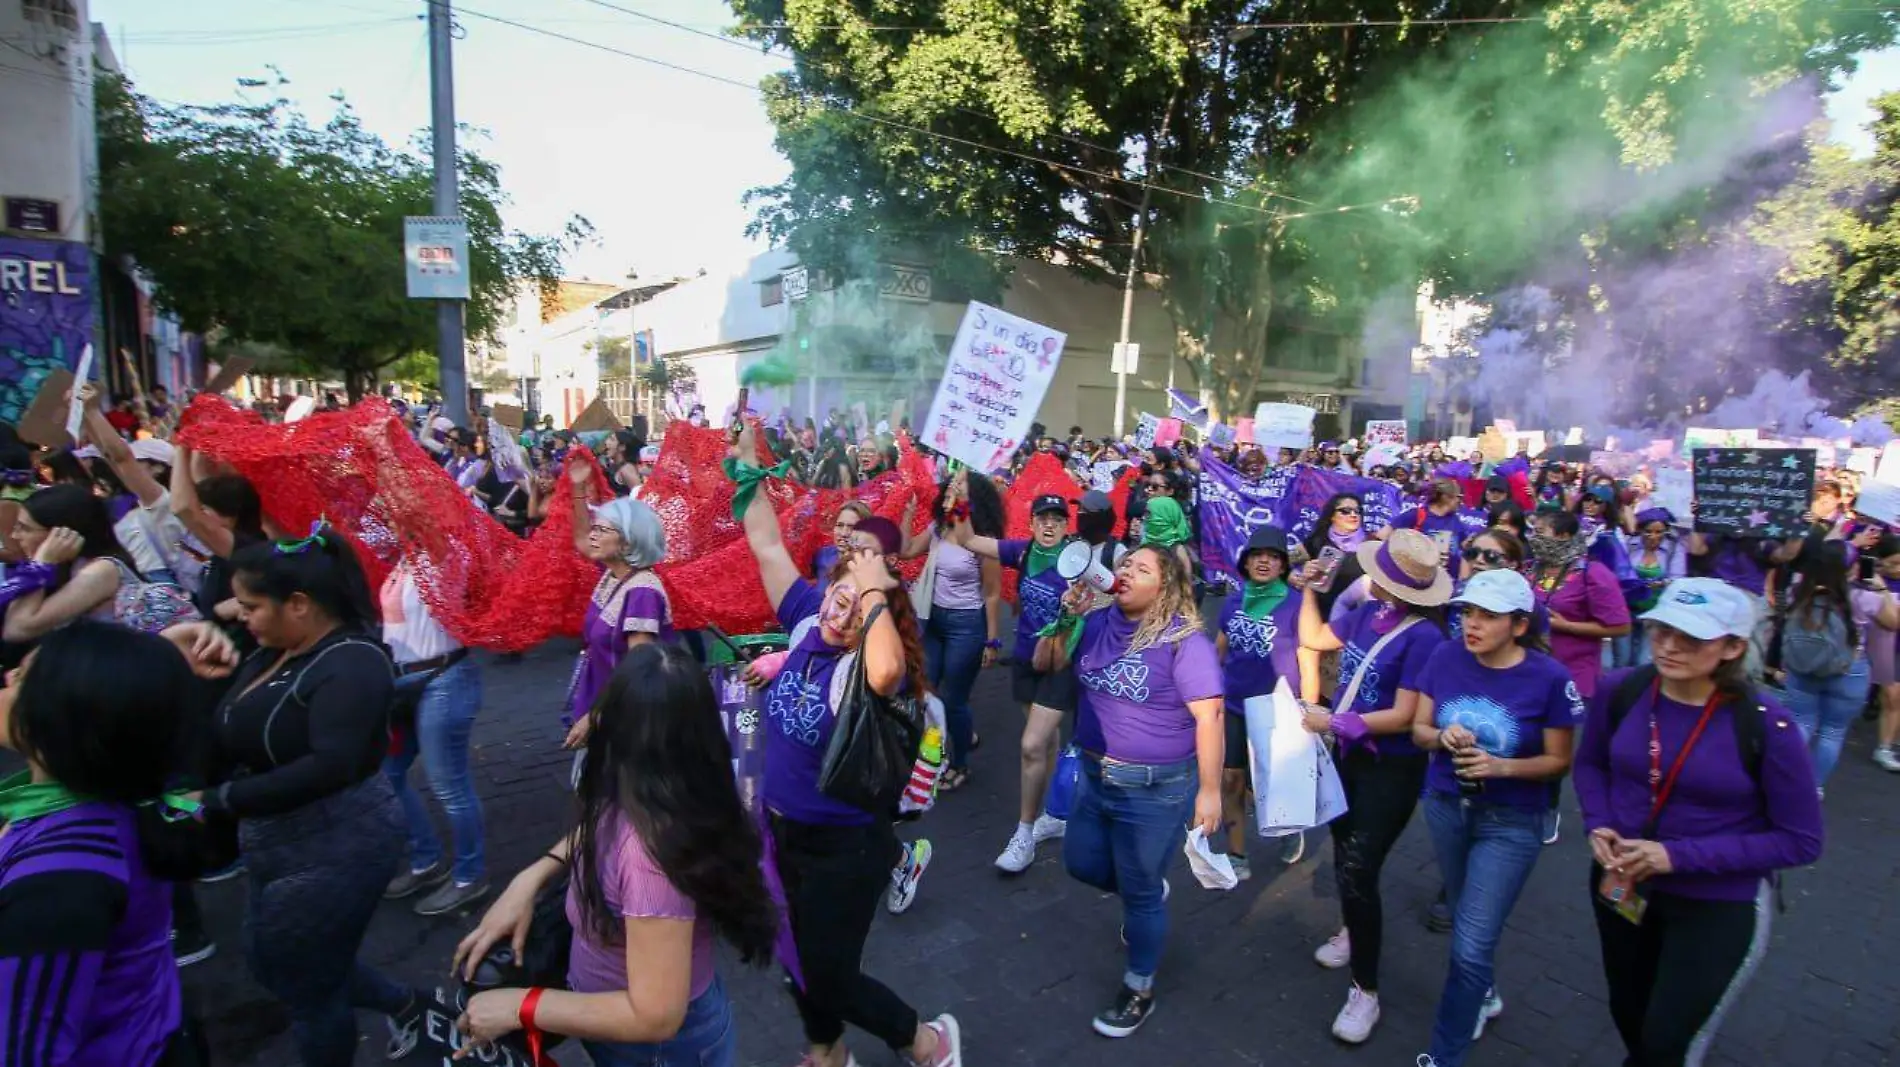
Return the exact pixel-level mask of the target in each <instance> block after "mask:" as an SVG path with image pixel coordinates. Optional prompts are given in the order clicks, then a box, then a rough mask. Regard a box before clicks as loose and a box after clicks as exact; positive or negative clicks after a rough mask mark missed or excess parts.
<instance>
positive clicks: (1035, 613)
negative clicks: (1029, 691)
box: [996, 540, 1069, 663]
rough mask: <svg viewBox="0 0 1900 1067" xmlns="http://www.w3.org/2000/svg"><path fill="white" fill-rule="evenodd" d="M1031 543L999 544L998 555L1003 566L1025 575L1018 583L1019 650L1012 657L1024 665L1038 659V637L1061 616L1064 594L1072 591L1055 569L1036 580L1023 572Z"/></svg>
mask: <svg viewBox="0 0 1900 1067" xmlns="http://www.w3.org/2000/svg"><path fill="white" fill-rule="evenodd" d="M1029 544H1030V542H1028V541H1027V540H1009V541H998V542H997V543H996V549H997V551H996V555H997V557H998V558H999V559H1000V560H1001V562H1002V564H1003V566H1005V567H1008V568H1010V569H1011V570H1014V571H1018V572H1021V573H1022V578H1021V580H1019V581H1018V582H1017V583H1016V604H1017V608H1016V610H1017V615H1016V649H1015V651H1014V652H1012V653H1011V655H1012V656H1014V657H1015V658H1017V659H1019V660H1021V661H1022V662H1024V663H1028V662H1029V661H1030V659H1031V658H1032V657H1033V656H1035V654H1036V641H1037V637H1036V635H1037V634H1039V633H1041V632H1042V628H1043V627H1045V626H1047V625H1049V624H1050V623H1052V622H1054V621H1055V620H1056V616H1057V615H1059V614H1061V612H1062V594H1064V593H1066V592H1068V591H1069V583H1068V582H1066V581H1064V580H1063V578H1062V575H1060V574H1058V573H1056V569H1055V568H1054V567H1050V568H1049V569H1048V570H1045V571H1043V572H1042V573H1041V574H1038V575H1036V576H1035V577H1034V578H1031V577H1030V576H1029V574H1028V572H1026V571H1023V565H1024V564H1025V563H1027V562H1028V561H1029Z"/></svg>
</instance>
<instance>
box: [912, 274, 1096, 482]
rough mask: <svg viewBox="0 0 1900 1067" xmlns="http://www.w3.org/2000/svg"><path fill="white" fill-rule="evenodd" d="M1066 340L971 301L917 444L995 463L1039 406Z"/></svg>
mask: <svg viewBox="0 0 1900 1067" xmlns="http://www.w3.org/2000/svg"><path fill="white" fill-rule="evenodd" d="M1067 340H1068V335H1067V334H1065V333H1062V332H1060V331H1057V330H1051V329H1050V328H1049V327H1047V326H1042V325H1039V324H1037V323H1033V322H1030V321H1029V320H1028V319H1025V318H1020V317H1018V316H1015V315H1011V314H1010V313H1008V312H1006V311H999V310H997V309H996V308H993V307H990V306H989V305H988V304H979V303H977V302H976V301H974V300H972V301H971V302H970V306H969V309H968V310H966V311H965V312H964V313H963V324H962V325H960V326H958V327H957V339H956V341H955V343H953V344H952V345H951V346H950V359H949V361H948V362H947V363H946V364H945V366H944V370H943V382H942V383H941V384H939V385H938V386H937V396H936V398H935V399H934V400H932V401H931V402H930V415H929V416H928V417H927V418H925V419H924V426H923V443H924V444H927V445H929V446H930V447H931V448H934V449H936V450H937V451H939V452H941V453H943V454H944V455H946V456H949V457H950V458H952V459H955V460H959V461H961V462H963V463H967V464H969V465H970V466H971V467H974V468H975V469H977V470H979V471H990V470H995V469H996V468H998V467H1000V466H1002V465H1003V463H1004V461H1005V460H1007V459H1008V458H1009V454H1010V453H1011V452H1013V451H1015V450H1016V446H1017V445H1018V444H1020V443H1022V439H1023V435H1024V434H1026V433H1028V432H1029V425H1030V423H1031V422H1033V421H1034V420H1035V417H1036V410H1037V409H1038V408H1040V407H1042V397H1043V394H1045V393H1047V392H1048V391H1049V383H1050V382H1051V381H1053V380H1054V379H1055V376H1056V366H1057V364H1058V363H1060V362H1061V359H1062V346H1063V344H1064V343H1065V342H1066V341H1067Z"/></svg>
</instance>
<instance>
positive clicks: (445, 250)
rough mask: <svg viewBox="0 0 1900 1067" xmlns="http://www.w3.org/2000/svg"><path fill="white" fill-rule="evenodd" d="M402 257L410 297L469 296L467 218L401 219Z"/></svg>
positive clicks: (465, 297) (410, 217) (417, 298)
mask: <svg viewBox="0 0 1900 1067" xmlns="http://www.w3.org/2000/svg"><path fill="white" fill-rule="evenodd" d="M402 257H403V264H404V266H405V268H406V273H407V278H408V283H409V296H410V298H411V299H414V300H467V299H468V221H467V220H466V219H462V218H459V217H453V216H443V215H410V216H409V217H407V218H405V219H403V220H402Z"/></svg>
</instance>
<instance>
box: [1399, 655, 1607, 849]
mask: <svg viewBox="0 0 1900 1067" xmlns="http://www.w3.org/2000/svg"><path fill="white" fill-rule="evenodd" d="M1418 691H1419V692H1420V693H1421V694H1423V695H1424V696H1428V697H1430V698H1432V704H1433V709H1432V721H1433V722H1434V724H1436V725H1437V727H1438V728H1439V729H1440V730H1447V729H1450V728H1451V727H1453V726H1462V727H1464V728H1465V729H1467V730H1470V731H1471V732H1472V734H1473V735H1474V736H1475V737H1477V739H1478V747H1479V748H1481V749H1484V750H1485V751H1486V752H1489V753H1490V754H1491V755H1493V756H1497V757H1499V758H1501V759H1528V758H1529V757H1532V756H1541V755H1543V754H1544V731H1545V730H1574V729H1576V728H1577V727H1578V726H1579V725H1580V724H1582V722H1583V713H1584V706H1583V697H1582V696H1581V695H1579V694H1578V692H1577V684H1576V683H1575V682H1573V681H1571V680H1570V671H1569V670H1567V669H1566V668H1565V667H1564V665H1563V664H1561V663H1559V662H1557V661H1556V660H1555V659H1552V658H1551V657H1550V656H1547V655H1545V654H1544V653H1542V652H1535V651H1532V652H1526V653H1525V655H1524V661H1523V662H1522V663H1519V664H1518V665H1517V666H1515V667H1506V668H1503V669H1501V670H1500V669H1495V668H1491V667H1486V666H1485V665H1484V664H1482V663H1479V662H1478V657H1477V656H1474V655H1472V654H1471V651H1470V650H1469V649H1467V648H1465V646H1464V645H1463V643H1460V642H1452V641H1447V642H1445V643H1444V644H1442V645H1439V646H1438V651H1437V652H1434V653H1432V658H1431V661H1430V662H1428V663H1427V664H1426V665H1425V673H1424V674H1423V675H1422V676H1421V677H1420V678H1419V689H1418ZM1382 743H1383V742H1382ZM1455 769H1456V767H1455V765H1454V764H1453V763H1452V759H1451V754H1450V753H1448V752H1442V751H1441V752H1434V753H1432V765H1431V769H1430V770H1429V771H1427V772H1426V776H1425V788H1426V789H1427V790H1429V791H1431V792H1434V793H1445V794H1448V795H1452V796H1456V795H1458V777H1457V775H1456V774H1455V773H1454V771H1455ZM1484 801H1485V802H1486V803H1488V804H1504V805H1508V806H1510V807H1514V808H1535V809H1538V810H1540V811H1541V810H1543V809H1544V808H1547V807H1549V806H1550V785H1549V783H1547V782H1534V781H1525V780H1523V779H1514V778H1493V779H1490V780H1488V781H1486V782H1485V783H1484Z"/></svg>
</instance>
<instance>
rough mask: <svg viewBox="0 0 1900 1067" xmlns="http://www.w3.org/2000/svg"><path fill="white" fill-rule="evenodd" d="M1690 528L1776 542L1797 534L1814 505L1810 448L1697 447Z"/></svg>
mask: <svg viewBox="0 0 1900 1067" xmlns="http://www.w3.org/2000/svg"><path fill="white" fill-rule="evenodd" d="M1692 455H1693V460H1694V471H1695V503H1696V521H1695V528H1696V529H1697V530H1700V531H1703V532H1706V533H1719V534H1727V535H1729V536H1731V537H1766V538H1769V539H1771V540H1778V539H1780V538H1784V537H1791V536H1794V535H1796V534H1799V533H1801V532H1802V529H1803V527H1802V525H1801V516H1802V515H1803V514H1805V513H1806V512H1807V510H1808V508H1809V506H1810V505H1811V504H1812V503H1813V500H1814V450H1813V449H1811V448H1698V449H1696V450H1695V451H1694V453H1693V454H1692Z"/></svg>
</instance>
